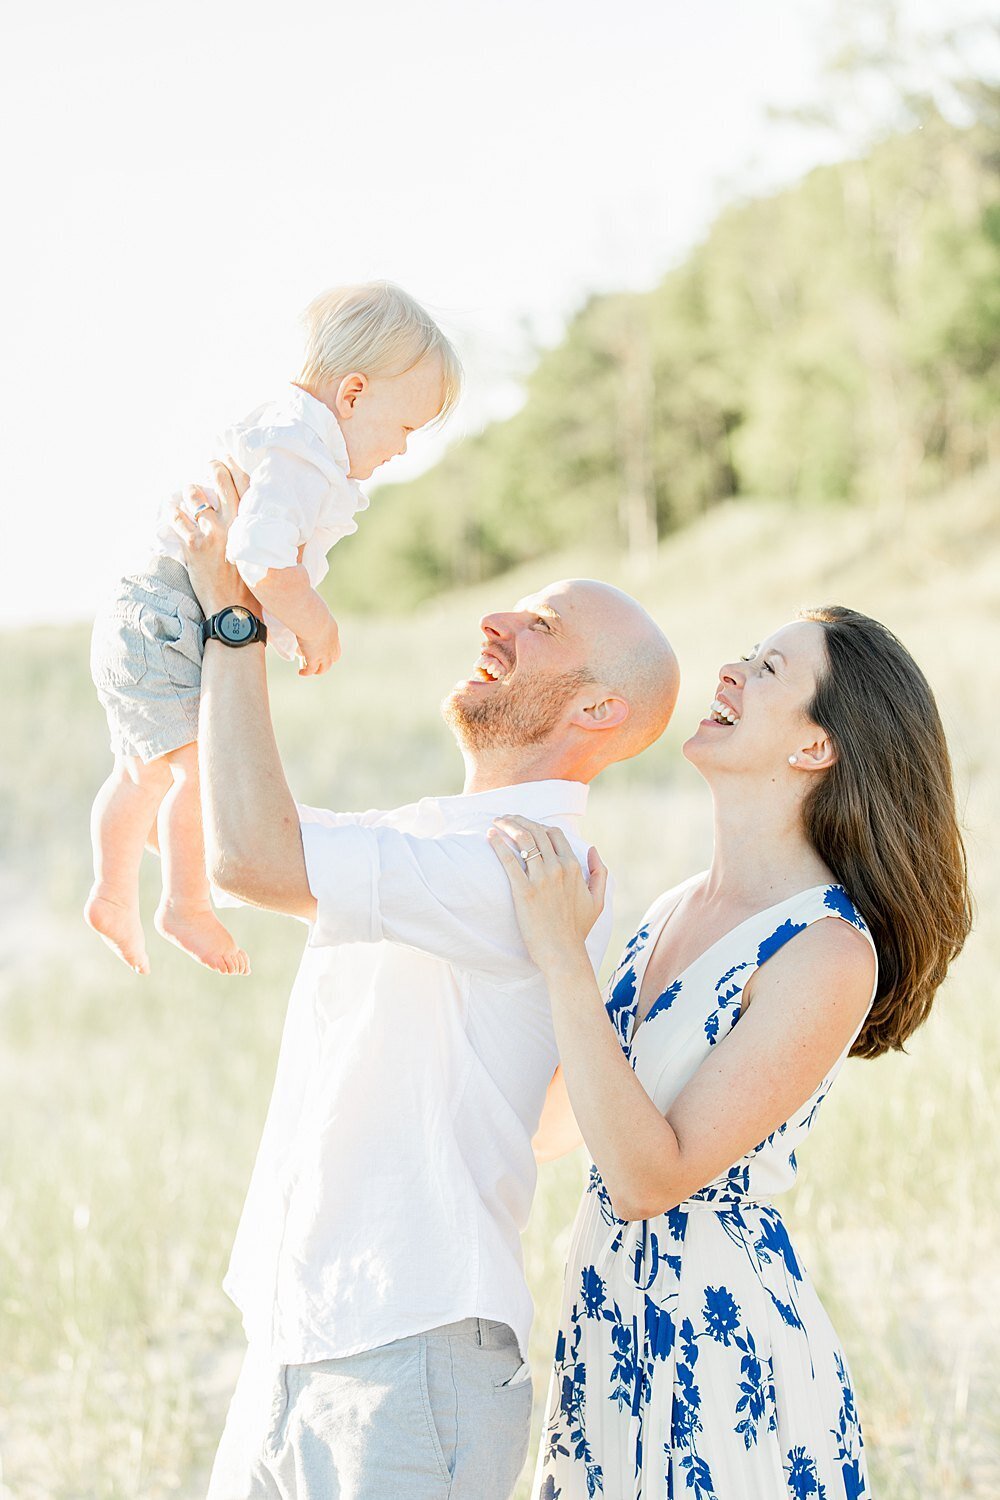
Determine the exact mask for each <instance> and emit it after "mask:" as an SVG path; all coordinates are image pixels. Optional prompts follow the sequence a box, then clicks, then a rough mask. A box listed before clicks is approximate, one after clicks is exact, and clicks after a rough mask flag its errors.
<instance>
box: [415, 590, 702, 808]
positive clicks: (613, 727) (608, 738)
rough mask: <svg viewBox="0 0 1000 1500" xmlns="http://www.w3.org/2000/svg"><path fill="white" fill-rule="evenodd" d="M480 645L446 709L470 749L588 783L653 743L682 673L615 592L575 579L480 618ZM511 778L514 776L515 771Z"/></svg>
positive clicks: (664, 644)
mask: <svg viewBox="0 0 1000 1500" xmlns="http://www.w3.org/2000/svg"><path fill="white" fill-rule="evenodd" d="M480 628H481V629H482V632H483V649H482V654H481V656H480V658H479V662H478V664H477V666H476V668H475V671H474V672H473V674H472V676H471V677H469V678H468V679H467V680H465V681H461V682H458V683H456V684H455V687H454V688H453V689H452V691H451V693H450V694H449V695H448V697H447V698H446V699H445V702H444V704H443V712H444V716H445V719H446V720H447V722H448V723H449V724H450V725H451V727H452V729H453V730H454V732H455V736H456V738H457V739H458V741H459V744H460V745H461V746H462V748H463V750H464V751H466V753H467V755H468V756H469V757H470V758H472V759H475V760H476V761H477V762H480V761H483V760H484V759H485V760H491V759H492V760H493V761H495V762H499V763H501V764H504V763H506V764H508V765H509V766H511V768H512V769H521V768H522V767H523V764H524V763H530V765H531V767H532V769H533V771H534V774H535V775H537V774H538V773H539V770H541V771H543V772H544V773H545V774H548V775H551V776H564V777H568V778H570V779H573V780H579V781H590V780H591V779H592V778H593V777H594V776H596V775H597V773H598V772H599V771H600V770H602V769H603V768H604V767H605V766H607V765H611V764H612V763H613V762H614V761H619V760H627V759H628V758H629V757H630V756H633V755H638V754H639V752H640V751H641V750H644V749H645V748H646V746H647V745H649V744H652V742H653V741H654V740H655V739H657V738H658V737H659V736H660V734H662V732H663V730H664V729H665V728H666V725H667V723H668V721H669V719H670V715H671V713H672V712H673V708H674V704H675V702H676V700H677V689H678V686H679V683H680V673H679V670H678V667H677V659H676V657H675V656H674V653H673V650H672V648H671V646H670V643H669V642H668V640H667V638H666V636H665V635H664V634H663V632H662V631H661V630H660V628H659V626H658V625H656V623H655V622H654V621H653V620H652V619H651V618H650V616H649V615H648V614H647V613H646V611H645V610H644V609H643V608H642V606H641V605H640V604H637V603H636V601H635V600H634V599H632V598H630V596H629V595H628V594H625V593H622V591H621V590H620V589H616V588H612V586H611V585H610V584H606V583H598V582H596V581H594V580H593V579H586V578H571V579H567V580H564V581H563V582H562V583H554V584H551V585H550V586H549V587H548V588H545V589H542V590H541V591H540V592H539V593H537V594H531V595H529V597H527V598H526V599H522V600H521V601H520V603H519V604H517V605H516V606H515V608H514V609H512V610H509V611H506V612H504V613H497V614H490V615H485V616H484V617H483V619H482V620H481V621H480ZM512 779H514V777H513V776H512Z"/></svg>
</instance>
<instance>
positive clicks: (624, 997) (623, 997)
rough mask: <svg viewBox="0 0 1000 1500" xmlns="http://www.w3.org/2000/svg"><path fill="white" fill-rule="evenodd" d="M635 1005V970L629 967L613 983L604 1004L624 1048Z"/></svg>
mask: <svg viewBox="0 0 1000 1500" xmlns="http://www.w3.org/2000/svg"><path fill="white" fill-rule="evenodd" d="M635 1006H636V995H635V970H634V969H632V968H629V969H626V970H625V972H624V973H623V974H622V976H621V978H620V979H619V980H618V981H617V982H616V983H615V985H614V986H613V988H612V990H611V993H610V994H609V995H608V998H607V1000H606V1001H605V1005H604V1008H605V1010H606V1011H607V1013H608V1016H609V1018H610V1020H611V1024H612V1026H613V1027H614V1028H615V1035H616V1036H617V1038H618V1040H619V1042H620V1043H621V1044H622V1046H623V1047H625V1048H627V1047H628V1034H629V1030H630V1027H631V1022H632V1017H633V1015H634V1014H635Z"/></svg>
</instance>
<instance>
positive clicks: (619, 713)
mask: <svg viewBox="0 0 1000 1500" xmlns="http://www.w3.org/2000/svg"><path fill="white" fill-rule="evenodd" d="M629 712H630V710H629V706H628V704H627V703H626V702H625V699H624V698H616V697H614V696H613V695H610V694H609V696H608V697H606V698H598V699H597V700H596V701H595V702H593V703H585V704H584V706H583V707H582V708H579V709H577V711H576V713H575V714H574V715H573V718H572V719H571V721H570V722H571V723H573V724H576V725H578V726H579V728H581V729H617V728H618V725H619V724H624V722H625V720H626V719H627V718H628V716H629Z"/></svg>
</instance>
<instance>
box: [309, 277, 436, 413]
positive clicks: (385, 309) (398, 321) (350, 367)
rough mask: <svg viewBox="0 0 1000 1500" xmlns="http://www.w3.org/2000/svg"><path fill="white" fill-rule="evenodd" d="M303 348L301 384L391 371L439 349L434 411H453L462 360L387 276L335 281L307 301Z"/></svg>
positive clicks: (401, 370) (409, 365) (402, 370)
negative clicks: (440, 392) (440, 381)
mask: <svg viewBox="0 0 1000 1500" xmlns="http://www.w3.org/2000/svg"><path fill="white" fill-rule="evenodd" d="M302 322H303V324H304V327H305V336H306V340H305V351H304V355H303V362H302V369H301V371H300V372H299V374H298V376H297V379H298V381H299V382H300V383H301V384H303V385H305V384H310V383H314V382H317V381H320V380H324V381H326V380H342V379H343V378H344V376H345V375H350V374H352V373H353V372H355V371H357V373H358V374H359V375H383V376H393V375H402V374H405V372H406V371H407V370H412V369H413V367H414V366H415V365H418V364H419V363H420V361H421V360H422V359H425V358H426V357H427V355H429V354H438V355H440V358H441V367H442V372H443V378H444V399H443V401H442V403H441V410H440V411H439V412H438V414H437V416H436V417H435V419H434V420H435V421H436V422H441V421H443V420H444V418H445V417H446V416H447V415H448V413H449V412H450V411H453V410H454V408H455V406H456V405H457V402H458V398H459V396H460V395H461V391H462V365H461V362H460V360H459V358H458V355H457V354H456V352H455V350H454V348H453V346H452V345H451V343H450V342H449V341H448V339H446V338H445V336H444V334H443V333H442V332H441V330H440V328H439V327H438V326H437V324H436V323H435V322H434V320H433V318H432V317H431V316H430V314H429V313H427V312H425V311H424V309H423V308H422V307H421V306H420V303H419V302H416V301H415V300H414V299H413V298H412V297H411V296H410V295H409V293H408V292H404V291H403V289H402V287H398V286H395V285H394V284H393V283H392V282H391V281H367V282H363V283H361V285H359V286H335V287H331V288H330V290H329V291H327V292H321V293H320V295H319V296H318V297H316V298H314V299H313V301H312V302H310V304H309V306H308V307H307V308H306V310H305V312H304V313H303V314H302Z"/></svg>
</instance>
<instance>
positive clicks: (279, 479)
mask: <svg viewBox="0 0 1000 1500" xmlns="http://www.w3.org/2000/svg"><path fill="white" fill-rule="evenodd" d="M329 490H330V476H329V475H328V474H327V473H326V472H325V470H324V468H323V466H322V465H321V464H319V463H316V462H313V460H312V458H311V457H309V456H308V454H307V453H306V452H302V451H298V450H296V448H294V447H292V446H275V447H269V448H268V449H267V450H266V451H265V452H264V453H263V455H262V456H261V459H260V461H259V463H257V464H256V465H255V466H254V470H253V474H252V475H251V478H250V487H249V489H248V490H247V492H246V494H245V495H244V496H243V499H242V500H241V501H240V508H239V511H238V513H237V516H236V520H235V521H234V522H233V524H232V526H231V527H230V528H229V537H228V540H227V542H226V557H227V558H228V559H229V561H230V562H231V563H235V564H236V567H237V569H238V570H239V574H240V577H241V578H242V579H243V581H244V582H245V583H246V585H247V587H248V588H251V589H252V588H253V587H254V585H255V584H258V583H259V582H260V580H261V579H262V578H263V577H264V575H265V573H266V572H267V571H268V569H269V568H294V567H295V565H296V563H297V562H298V560H299V548H300V547H301V546H304V545H305V543H306V542H308V541H309V538H310V537H311V536H312V535H313V533H314V532H315V530H316V527H317V525H318V523H319V516H320V511H321V509H322V506H323V501H324V500H325V499H326V496H327V495H328V493H329Z"/></svg>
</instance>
